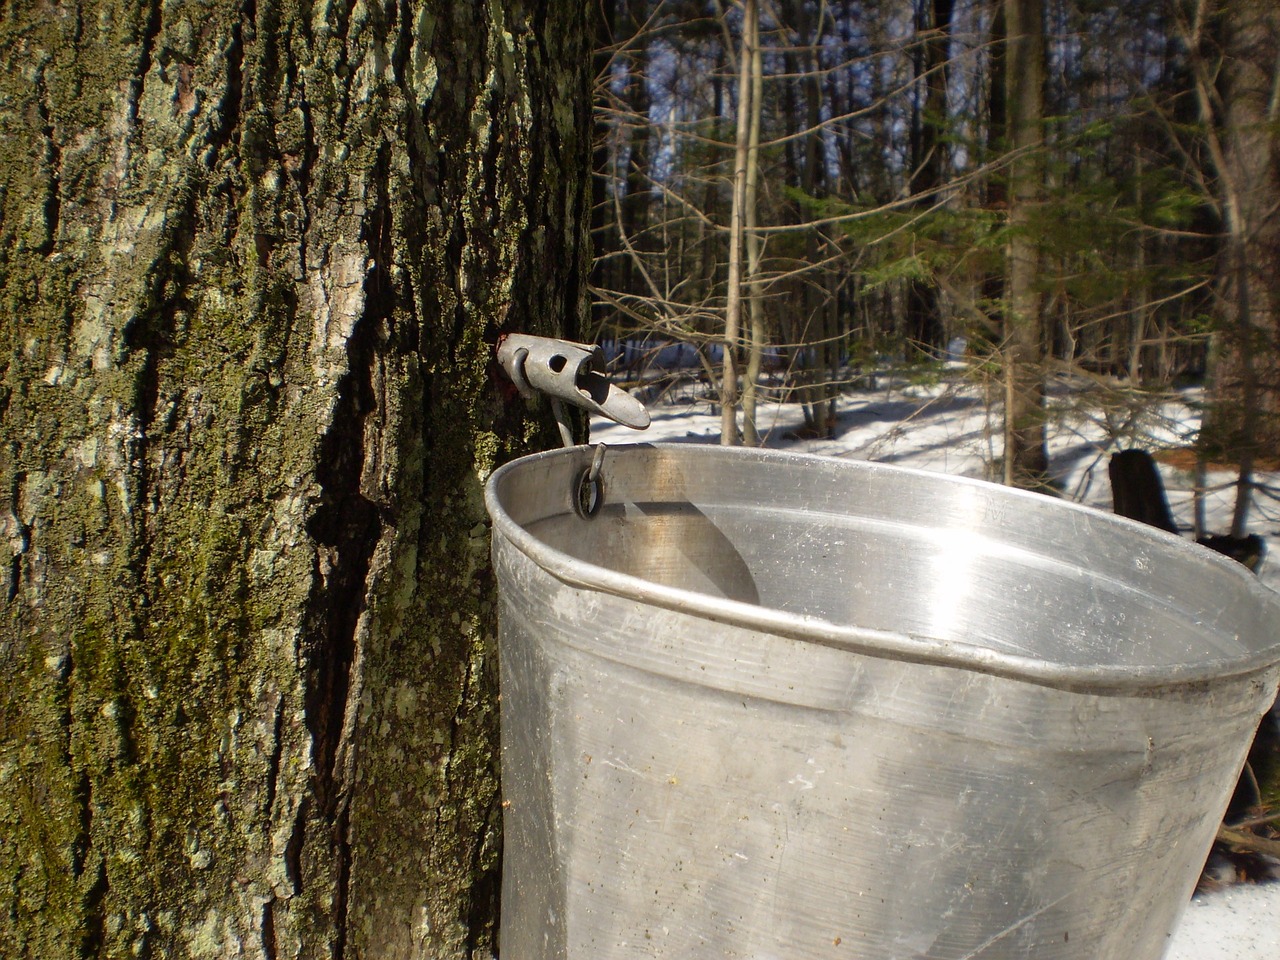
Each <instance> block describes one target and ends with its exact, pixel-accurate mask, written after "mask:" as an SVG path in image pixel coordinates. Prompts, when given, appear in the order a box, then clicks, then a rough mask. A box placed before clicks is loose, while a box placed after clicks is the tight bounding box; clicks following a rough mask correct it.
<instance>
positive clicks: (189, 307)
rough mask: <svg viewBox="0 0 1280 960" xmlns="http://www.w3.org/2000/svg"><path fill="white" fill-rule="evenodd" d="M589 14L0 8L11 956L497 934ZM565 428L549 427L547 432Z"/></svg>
mask: <svg viewBox="0 0 1280 960" xmlns="http://www.w3.org/2000/svg"><path fill="white" fill-rule="evenodd" d="M587 20H588V4H587V3H585V2H584V0H560V2H551V3H535V2H532V0H527V2H526V0H476V2H469V3H446V4H428V5H426V6H425V7H421V8H416V7H412V6H411V5H408V4H404V5H399V6H397V5H382V4H378V5H373V6H364V5H356V6H355V7H354V8H348V7H347V6H346V5H342V4H339V5H333V6H324V5H317V6H312V5H310V4H301V5H299V4H297V3H295V2H293V0H283V2H280V3H258V4H256V5H255V4H238V3H228V2H225V0H210V2H206V3H190V4H172V5H161V4H159V3H156V4H154V5H146V6H133V5H111V4H95V3H83V4H79V5H72V4H66V5H55V4H17V5H14V4H10V5H6V6H5V7H4V9H3V10H0V64H2V66H0V96H2V98H3V99H2V101H0V310H2V311H3V314H2V319H0V331H2V335H3V347H2V350H0V365H2V366H0V413H2V415H3V420H2V422H0V441H2V445H0V484H2V486H0V491H3V493H2V494H0V496H3V500H0V517H2V518H3V524H4V530H5V534H6V542H7V544H8V547H9V551H10V552H9V554H8V556H7V563H6V565H5V571H6V574H7V577H6V580H7V584H6V586H7V589H6V593H5V600H6V606H5V608H4V614H3V616H4V624H3V627H0V671H2V673H3V676H4V683H3V685H2V687H0V889H2V890H3V891H4V893H3V896H4V898H5V903H4V908H3V910H2V911H0V955H2V956H4V957H11V958H19V957H39V958H57V957H97V956H112V957H123V956H139V957H164V956H173V957H261V958H285V957H304V958H309V957H325V958H330V957H337V958H342V957H346V958H351V957H370V958H379V960H383V958H398V957H440V958H445V957H448V958H462V957H468V956H470V954H471V951H472V950H473V949H477V948H483V947H485V946H486V944H487V943H488V942H489V940H490V938H491V934H492V930H493V924H494V922H495V913H496V895H497V876H498V874H497V870H498V853H499V850H498V847H499V841H498V834H497V830H498V823H499V819H500V818H499V803H498V794H497V781H496V772H495V768H496V745H497V738H496V724H497V720H496V706H495V703H494V700H495V697H494V683H495V670H494V662H493V660H494V649H493V637H494V628H493V606H494V605H493V602H492V599H493V598H492V595H491V593H492V580H491V575H490V571H489V566H488V538H487V536H486V529H485V524H484V519H485V518H484V512H483V507H482V503H481V481H482V480H483V478H484V476H485V475H486V474H487V472H488V471H489V470H490V469H491V468H492V467H493V466H494V464H495V463H497V462H498V461H500V460H502V459H505V458H509V457H510V456H512V455H514V454H515V453H517V452H519V450H518V441H517V439H516V438H524V437H529V438H531V440H532V441H533V442H534V443H537V442H552V441H551V440H550V437H551V435H552V434H553V433H554V431H551V432H549V433H548V432H544V433H542V434H541V435H537V434H539V431H537V430H532V429H530V426H531V425H530V424H529V423H528V422H527V419H526V416H525V413H524V410H523V407H522V406H521V404H520V403H519V402H514V401H510V400H509V399H508V398H507V395H506V394H504V393H503V392H502V391H500V390H499V389H498V388H497V387H496V386H495V383H494V380H493V377H492V371H491V369H490V357H491V351H492V344H493V341H494V340H495V339H496V337H497V336H498V334H499V332H500V331H502V330H506V329H524V330H529V331H532V332H542V333H552V332H558V331H559V329H560V328H562V327H563V332H565V333H568V334H569V335H576V334H577V332H578V330H577V326H578V324H579V323H581V322H582V320H583V318H584V310H585V307H586V300H585V280H586V270H587V266H588V259H587V248H586V243H585V238H584V231H583V229H582V228H583V226H584V225H585V218H586V216H587V206H588V204H589V198H590V185H589V182H588V179H587V175H586V174H587V170H588V163H589V152H590V143H589V135H590V112H589V111H590V98H589V89H588V81H589V76H588V74H589V71H590V67H591V56H590V49H589V42H588V38H589V31H588V24H587ZM535 435H536V436H535Z"/></svg>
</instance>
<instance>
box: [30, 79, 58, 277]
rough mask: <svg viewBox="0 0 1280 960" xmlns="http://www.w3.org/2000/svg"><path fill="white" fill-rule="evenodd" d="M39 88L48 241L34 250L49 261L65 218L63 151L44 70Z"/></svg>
mask: <svg viewBox="0 0 1280 960" xmlns="http://www.w3.org/2000/svg"><path fill="white" fill-rule="evenodd" d="M36 88H37V90H38V91H39V93H40V97H39V99H38V101H37V103H36V108H37V110H38V111H39V114H40V136H41V137H42V138H43V139H44V154H45V155H44V162H45V164H46V165H47V167H48V171H47V182H46V184H45V189H46V191H47V195H46V196H45V201H44V210H43V213H44V223H45V238H44V241H43V242H42V243H41V244H39V245H38V246H37V247H36V248H35V250H36V253H38V254H40V255H41V256H44V257H47V256H49V255H50V254H51V253H53V251H54V248H55V247H56V245H57V243H58V223H59V221H60V219H61V216H62V148H61V147H59V146H58V140H57V136H56V130H55V129H54V124H53V114H52V112H51V110H50V108H49V90H48V87H47V86H46V84H45V77H44V68H43V67H42V68H41V69H40V70H39V72H38V73H37V74H36Z"/></svg>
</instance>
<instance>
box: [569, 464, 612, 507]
mask: <svg viewBox="0 0 1280 960" xmlns="http://www.w3.org/2000/svg"><path fill="white" fill-rule="evenodd" d="M571 493H572V496H571V499H572V501H573V512H574V513H576V514H577V515H578V516H579V517H581V518H582V519H583V520H590V519H592V518H593V517H595V515H596V514H597V513H599V512H600V506H601V504H603V503H604V481H603V480H601V479H600V477H598V476H595V477H593V476H592V475H591V467H583V468H582V469H581V470H579V471H578V473H577V477H576V478H575V480H574V482H573V490H572V491H571Z"/></svg>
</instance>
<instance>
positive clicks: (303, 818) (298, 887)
mask: <svg viewBox="0 0 1280 960" xmlns="http://www.w3.org/2000/svg"><path fill="white" fill-rule="evenodd" d="M310 807H311V800H310V798H309V797H305V796H304V797H303V798H302V799H301V800H299V801H298V809H297V811H296V812H295V813H294V816H293V829H292V830H290V831H289V842H288V843H286V844H285V847H284V875H285V876H286V877H287V878H288V879H289V886H290V887H292V888H293V895H294V896H295V897H297V896H301V895H302V892H303V890H302V887H303V882H302V847H303V844H304V843H305V842H306V839H307V812H308V810H309V809H310Z"/></svg>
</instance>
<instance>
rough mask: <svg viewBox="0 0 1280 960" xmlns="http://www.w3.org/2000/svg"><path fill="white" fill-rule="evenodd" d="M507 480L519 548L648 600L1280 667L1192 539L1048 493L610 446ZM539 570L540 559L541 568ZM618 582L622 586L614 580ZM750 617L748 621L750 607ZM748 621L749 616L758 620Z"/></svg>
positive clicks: (1081, 655) (1211, 670)
mask: <svg viewBox="0 0 1280 960" xmlns="http://www.w3.org/2000/svg"><path fill="white" fill-rule="evenodd" d="M589 458H590V451H585V450H584V451H580V453H579V456H577V457H575V456H573V455H571V454H567V453H566V454H560V453H557V454H554V455H552V456H550V457H549V458H548V460H547V461H546V462H544V463H541V464H539V465H538V468H537V469H528V470H525V471H523V472H521V473H519V474H514V473H513V474H511V475H508V476H507V477H505V478H503V479H502V482H501V483H500V484H499V485H498V488H497V499H498V501H499V503H500V504H501V506H502V508H503V509H504V510H505V511H508V512H509V514H510V517H511V519H512V520H513V521H514V526H515V527H517V528H518V529H519V533H520V535H521V537H520V539H519V541H518V542H519V543H520V545H521V546H522V548H523V549H526V550H527V551H528V550H532V551H533V552H534V553H537V554H539V555H540V556H542V557H544V558H545V557H548V556H551V555H559V557H558V563H559V564H560V565H561V567H562V568H563V567H567V568H569V569H571V570H572V572H573V574H574V576H575V577H578V578H582V579H585V580H587V581H590V580H592V578H593V576H594V575H598V574H599V572H600V571H608V573H609V574H611V575H621V577H623V578H628V579H630V580H631V583H630V584H629V585H628V584H625V583H624V585H623V587H622V589H624V590H628V589H629V590H632V591H634V592H635V593H636V595H643V594H645V593H646V592H648V591H649V589H650V588H651V587H654V586H657V587H660V588H665V589H664V590H663V591H662V592H663V596H664V597H666V598H668V599H669V598H670V597H671V595H672V593H685V594H689V595H690V596H692V597H697V598H703V599H704V600H712V601H716V600H718V601H722V602H723V601H728V605H731V606H737V605H750V606H753V607H756V608H760V609H763V610H767V611H770V612H776V613H780V614H784V615H787V616H789V617H793V618H794V620H795V623H796V625H797V626H798V628H799V629H801V630H802V631H803V630H805V629H816V630H818V631H819V632H821V631H822V628H823V627H827V626H829V627H833V628H835V630H836V631H837V632H838V631H840V630H853V631H858V630H861V631H869V632H873V633H877V632H880V633H886V634H892V635H896V636H899V637H902V638H905V639H907V640H909V641H918V642H920V643H922V644H925V645H932V646H935V647H936V646H938V645H944V646H946V647H948V648H954V649H962V648H964V649H971V650H979V651H987V652H990V653H993V654H996V655H1003V656H1011V657H1016V658H1025V659H1027V660H1032V661H1036V662H1039V663H1041V664H1048V665H1057V666H1061V667H1062V668H1064V669H1065V670H1068V671H1070V670H1071V669H1073V668H1081V669H1084V670H1093V669H1096V668H1098V667H1099V666H1102V667H1104V668H1105V669H1119V670H1124V669H1127V668H1139V669H1141V670H1143V671H1145V672H1147V673H1150V674H1152V679H1153V680H1155V679H1158V675H1159V674H1160V673H1161V671H1166V670H1167V671H1168V679H1170V680H1178V679H1187V678H1188V677H1190V676H1193V675H1204V676H1210V675H1213V674H1215V673H1217V674H1220V673H1222V672H1224V671H1225V672H1237V671H1239V670H1241V669H1248V668H1250V667H1252V666H1255V665H1259V664H1262V663H1263V662H1264V661H1269V660H1274V659H1275V657H1274V656H1272V655H1270V654H1268V653H1267V652H1266V651H1268V650H1274V649H1275V646H1276V640H1277V638H1276V636H1275V635H1274V631H1273V630H1271V629H1270V627H1269V626H1268V624H1267V623H1266V622H1264V619H1263V618H1264V616H1265V614H1264V611H1265V610H1266V609H1267V602H1266V600H1265V599H1264V598H1263V597H1262V596H1261V594H1264V593H1265V590H1264V588H1261V587H1260V586H1259V585H1258V584H1257V583H1256V582H1255V580H1254V578H1253V577H1252V576H1250V575H1249V574H1248V573H1247V572H1246V571H1244V569H1243V568H1240V567H1239V566H1238V565H1237V564H1233V563H1231V562H1230V561H1226V560H1223V559H1221V558H1219V557H1217V556H1216V555H1214V554H1212V553H1211V552H1210V551H1208V550H1205V549H1203V548H1200V547H1198V546H1196V545H1195V544H1193V543H1191V542H1189V541H1186V540H1180V539H1178V538H1176V537H1172V536H1167V535H1164V534H1162V533H1160V532H1158V531H1154V530H1152V529H1150V528H1147V527H1144V526H1141V525H1138V524H1136V523H1132V522H1129V521H1125V520H1122V519H1119V518H1116V517H1112V516H1110V515H1107V514H1103V513H1100V512H1098V511H1094V510H1089V509H1086V508H1082V507H1078V506H1075V505H1073V504H1070V503H1066V502H1064V501H1061V500H1057V499H1053V498H1051V497H1047V496H1044V495H1042V494H1033V493H1026V492H1022V491H1016V490H1011V489H1009V488H1005V487H998V486H995V485H992V484H987V483H982V482H979V481H969V480H963V479H958V478H954V477H946V476H942V475H936V474H929V473H924V472H919V471H911V470H903V469H898V468H891V467H885V466H882V465H874V464H867V463H862V462H856V461H836V460H829V459H825V458H817V457H807V456H798V455H786V454H778V453H773V452H759V451H743V450H725V449H723V448H714V447H692V446H689V445H668V446H662V445H658V446H649V445H635V446H628V447H619V448H609V450H608V453H607V456H606V458H605V462H604V468H603V470H602V479H603V490H602V492H601V495H602V501H603V502H602V504H601V506H600V508H599V510H598V512H597V513H596V514H595V515H594V516H593V517H591V518H590V519H586V518H584V517H582V516H580V515H579V514H578V512H576V511H575V510H574V509H573V505H572V504H573V497H572V490H573V486H574V483H575V477H576V476H577V475H578V474H579V473H580V472H581V469H582V468H583V463H585V462H588V461H589ZM535 559H537V558H536V557H535ZM610 580H611V583H612V584H613V588H614V589H617V588H618V587H617V584H618V583H619V581H618V580H617V579H616V577H610ZM739 613H740V614H741V611H739ZM746 616H748V617H749V616H750V615H749V614H746Z"/></svg>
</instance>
